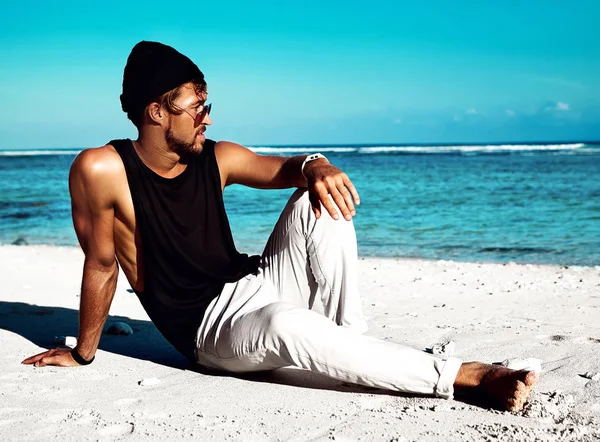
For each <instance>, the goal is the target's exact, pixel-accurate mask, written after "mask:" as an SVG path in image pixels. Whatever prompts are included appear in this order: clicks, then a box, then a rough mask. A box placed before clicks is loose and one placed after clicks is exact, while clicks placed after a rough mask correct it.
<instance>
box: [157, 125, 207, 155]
mask: <svg viewBox="0 0 600 442" xmlns="http://www.w3.org/2000/svg"><path fill="white" fill-rule="evenodd" d="M165 140H166V142H167V146H169V149H170V150H171V151H173V152H175V153H176V154H178V155H179V156H180V157H181V159H182V163H186V162H187V161H185V159H186V158H189V157H192V156H196V155H200V154H201V153H202V145H201V144H200V145H199V146H197V145H196V142H195V140H192V141H191V142H187V141H185V140H182V139H181V138H177V137H176V136H175V135H174V134H173V131H172V130H171V127H170V126H169V128H168V129H167V133H166V134H165Z"/></svg>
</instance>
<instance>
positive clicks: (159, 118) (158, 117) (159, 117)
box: [146, 101, 165, 124]
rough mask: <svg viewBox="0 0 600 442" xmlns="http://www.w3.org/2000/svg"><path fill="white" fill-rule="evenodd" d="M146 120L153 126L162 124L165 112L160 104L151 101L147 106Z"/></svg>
mask: <svg viewBox="0 0 600 442" xmlns="http://www.w3.org/2000/svg"><path fill="white" fill-rule="evenodd" d="M146 113H147V115H148V118H149V119H150V121H152V122H153V123H155V124H162V123H163V120H164V118H165V110H164V109H163V108H162V107H161V105H160V104H158V103H157V102H155V101H153V102H152V103H150V104H149V105H148V108H147V110H146Z"/></svg>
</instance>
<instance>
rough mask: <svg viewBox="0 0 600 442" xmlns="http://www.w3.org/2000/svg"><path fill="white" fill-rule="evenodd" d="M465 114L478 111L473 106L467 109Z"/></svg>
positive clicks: (472, 113) (475, 113) (473, 113)
mask: <svg viewBox="0 0 600 442" xmlns="http://www.w3.org/2000/svg"><path fill="white" fill-rule="evenodd" d="M465 114H467V115H477V114H479V112H477V109H475V108H474V107H472V108H471V109H467V110H466V112H465Z"/></svg>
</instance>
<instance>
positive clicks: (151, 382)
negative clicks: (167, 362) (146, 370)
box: [138, 378, 160, 387]
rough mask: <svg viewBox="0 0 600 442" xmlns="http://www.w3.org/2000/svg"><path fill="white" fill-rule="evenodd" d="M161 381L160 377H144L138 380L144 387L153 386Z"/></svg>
mask: <svg viewBox="0 0 600 442" xmlns="http://www.w3.org/2000/svg"><path fill="white" fill-rule="evenodd" d="M159 383H160V379H158V378H146V379H142V380H141V381H139V382H138V385H140V386H142V387H152V386H154V385H158V384H159Z"/></svg>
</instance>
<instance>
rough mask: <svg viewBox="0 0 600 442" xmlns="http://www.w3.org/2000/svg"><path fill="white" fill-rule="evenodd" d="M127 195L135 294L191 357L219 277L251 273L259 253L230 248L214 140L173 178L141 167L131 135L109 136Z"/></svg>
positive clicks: (228, 278)
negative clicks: (140, 286)
mask: <svg viewBox="0 0 600 442" xmlns="http://www.w3.org/2000/svg"><path fill="white" fill-rule="evenodd" d="M109 144H110V145H112V146H114V148H115V149H116V151H117V152H118V153H119V155H120V156H121V159H122V160H123V164H124V165H125V171H126V174H127V181H128V182H129V189H130V191H131V197H132V199H133V208H134V211H135V219H136V224H137V226H136V228H137V229H139V233H140V238H141V246H142V258H143V269H144V291H143V292H136V294H137V295H138V298H139V299H140V302H141V303H142V306H143V307H144V309H145V310H146V312H147V313H148V316H149V317H150V319H151V320H152V322H153V323H154V324H155V325H156V328H158V330H159V331H160V332H161V333H162V334H163V336H164V337H165V338H166V339H167V340H168V341H169V342H170V343H171V344H172V345H173V346H174V347H175V348H176V349H177V350H178V351H179V352H181V353H182V354H183V355H184V356H186V357H187V358H188V359H190V360H192V361H193V360H194V349H195V345H196V342H195V339H196V331H197V329H198V327H199V326H200V323H201V322H202V318H203V316H204V312H205V310H206V308H207V307H208V304H209V303H210V302H211V301H212V300H213V299H214V298H215V297H216V296H217V295H219V293H221V290H222V289H223V285H224V284H225V283H226V282H234V281H237V280H239V279H241V278H243V277H244V276H246V275H248V274H250V273H256V272H257V269H258V263H259V259H260V257H259V256H248V255H246V254H241V253H238V251H237V250H236V248H235V245H234V243H233V237H232V235H231V229H230V227H229V221H228V219H227V214H226V213H225V206H224V204H223V194H222V190H221V178H220V175H219V168H218V165H217V160H216V157H215V142H214V141H212V140H206V141H205V143H204V149H203V151H202V153H201V154H199V155H195V156H192V157H191V158H190V159H189V163H188V164H187V167H186V169H185V170H184V171H183V172H182V173H181V174H180V175H178V176H176V177H175V178H163V177H161V176H160V175H158V174H156V173H155V172H154V171H152V170H151V169H150V168H149V167H148V166H146V165H145V164H144V163H143V162H142V160H141V159H140V158H139V156H138V155H137V153H136V151H135V149H134V147H133V143H132V142H131V140H129V139H127V140H113V141H111V142H110V143H109Z"/></svg>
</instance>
